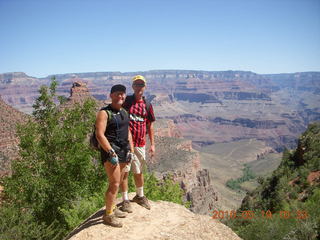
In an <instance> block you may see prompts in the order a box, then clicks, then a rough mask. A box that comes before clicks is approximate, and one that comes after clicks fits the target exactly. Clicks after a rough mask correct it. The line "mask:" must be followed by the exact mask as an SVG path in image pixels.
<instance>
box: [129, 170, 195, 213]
mask: <svg viewBox="0 0 320 240" xmlns="http://www.w3.org/2000/svg"><path fill="white" fill-rule="evenodd" d="M143 176H144V187H143V188H144V192H145V195H146V196H147V197H148V199H150V200H153V201H157V200H163V201H168V202H174V203H178V204H182V205H184V206H185V207H187V208H189V207H190V206H191V203H190V202H189V201H183V196H184V192H183V190H182V189H181V187H180V186H179V184H178V183H175V182H174V181H173V180H172V176H171V175H167V176H166V178H165V179H163V180H159V179H158V178H156V176H155V175H154V173H150V172H148V171H147V170H145V171H144V172H143ZM128 187H129V192H135V190H136V187H135V184H134V178H133V174H132V173H131V172H130V174H129V179H128Z"/></svg>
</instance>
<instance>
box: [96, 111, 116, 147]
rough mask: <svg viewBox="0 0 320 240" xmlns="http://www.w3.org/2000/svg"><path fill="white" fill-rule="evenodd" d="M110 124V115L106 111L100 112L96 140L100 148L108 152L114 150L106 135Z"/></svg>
mask: <svg viewBox="0 0 320 240" xmlns="http://www.w3.org/2000/svg"><path fill="white" fill-rule="evenodd" d="M107 122H108V114H107V112H106V111H99V112H98V115H97V119H96V138H97V140H98V142H99V144H100V146H101V147H102V148H103V150H105V151H106V152H108V151H110V150H111V149H112V147H111V145H110V143H109V141H108V139H107V138H106V136H105V135H104V133H105V131H106V128H107Z"/></svg>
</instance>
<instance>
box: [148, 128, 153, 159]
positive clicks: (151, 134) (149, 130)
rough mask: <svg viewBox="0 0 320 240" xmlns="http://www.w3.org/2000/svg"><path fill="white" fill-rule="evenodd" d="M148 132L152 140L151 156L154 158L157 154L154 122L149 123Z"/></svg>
mask: <svg viewBox="0 0 320 240" xmlns="http://www.w3.org/2000/svg"><path fill="white" fill-rule="evenodd" d="M147 131H148V135H149V139H150V150H149V152H150V154H151V157H153V156H154V153H155V144H154V130H153V122H148V123H147Z"/></svg>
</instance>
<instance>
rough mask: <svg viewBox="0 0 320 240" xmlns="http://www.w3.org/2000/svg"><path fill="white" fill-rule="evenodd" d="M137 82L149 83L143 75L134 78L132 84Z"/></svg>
mask: <svg viewBox="0 0 320 240" xmlns="http://www.w3.org/2000/svg"><path fill="white" fill-rule="evenodd" d="M137 80H142V81H144V82H145V83H147V81H146V79H145V78H144V77H143V76H141V75H136V76H134V77H133V78H132V82H134V81H137Z"/></svg>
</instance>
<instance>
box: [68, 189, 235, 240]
mask: <svg viewBox="0 0 320 240" xmlns="http://www.w3.org/2000/svg"><path fill="white" fill-rule="evenodd" d="M133 196H134V194H132V193H131V194H129V198H130V199H131V198H132V197H133ZM120 201H121V199H118V202H120ZM150 205H151V210H147V209H145V208H143V207H141V206H139V205H137V204H136V203H132V208H133V213H130V214H128V216H127V217H126V218H123V219H120V221H121V222H122V224H123V227H122V228H114V227H111V226H108V225H104V224H103V221H102V215H103V211H104V209H103V208H102V209H100V210H99V211H98V212H96V213H94V214H93V215H92V216H91V217H89V218H88V219H87V220H86V221H84V222H83V223H82V224H81V225H80V226H79V227H77V228H76V229H75V230H74V231H72V232H71V233H70V234H69V236H68V237H67V238H66V239H69V240H91V239H92V240H93V239H113V240H116V239H128V240H131V239H132V240H136V239H167V240H176V239H202V240H225V239H228V240H233V239H234V240H236V239H237V240H238V239H239V240H240V238H239V237H238V236H237V235H236V234H235V233H234V232H233V231H232V230H231V229H230V228H229V227H227V226H225V225H224V224H222V223H221V222H220V221H218V220H216V219H212V218H211V217H210V216H206V215H198V214H194V213H192V212H190V211H189V210H188V209H186V208H185V207H183V206H181V205H179V204H176V203H171V202H166V201H150Z"/></svg>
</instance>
